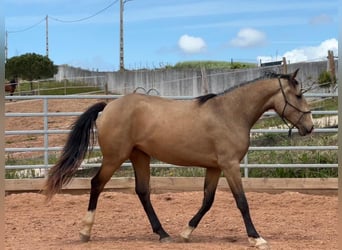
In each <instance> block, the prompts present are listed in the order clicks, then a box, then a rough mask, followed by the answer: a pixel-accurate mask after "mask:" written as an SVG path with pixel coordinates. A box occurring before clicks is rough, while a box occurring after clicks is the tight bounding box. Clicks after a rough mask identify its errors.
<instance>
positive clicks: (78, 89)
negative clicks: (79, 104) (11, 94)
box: [16, 81, 103, 95]
mask: <svg viewBox="0 0 342 250" xmlns="http://www.w3.org/2000/svg"><path fill="white" fill-rule="evenodd" d="M94 91H103V90H102V89H101V88H100V87H96V86H89V84H87V83H82V82H72V81H64V82H57V81H47V82H33V83H32V86H31V83H30V82H24V83H20V87H18V89H17V92H16V93H29V94H34V95H72V94H79V93H87V92H94Z"/></svg>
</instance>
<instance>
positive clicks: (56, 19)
mask: <svg viewBox="0 0 342 250" xmlns="http://www.w3.org/2000/svg"><path fill="white" fill-rule="evenodd" d="M118 1H119V0H115V1H114V2H112V3H111V4H109V5H108V6H107V7H105V8H103V9H101V10H99V11H97V12H96V13H94V14H92V15H90V16H87V17H83V18H80V19H76V20H63V19H59V18H56V17H51V16H50V18H51V19H52V20H54V21H57V22H61V23H76V22H82V21H85V20H88V19H90V18H93V17H95V16H97V15H99V14H101V13H102V12H104V11H106V10H107V9H109V8H110V7H112V6H113V5H114V4H116V3H117V2H118Z"/></svg>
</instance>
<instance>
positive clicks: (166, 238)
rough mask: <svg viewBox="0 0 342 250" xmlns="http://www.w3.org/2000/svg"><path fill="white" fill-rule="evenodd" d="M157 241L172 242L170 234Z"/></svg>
mask: <svg viewBox="0 0 342 250" xmlns="http://www.w3.org/2000/svg"><path fill="white" fill-rule="evenodd" d="M159 241H160V243H171V242H173V240H172V238H171V237H170V236H168V237H164V238H162V239H160V240H159Z"/></svg>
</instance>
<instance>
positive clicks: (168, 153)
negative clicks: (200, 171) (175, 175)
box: [138, 140, 217, 167]
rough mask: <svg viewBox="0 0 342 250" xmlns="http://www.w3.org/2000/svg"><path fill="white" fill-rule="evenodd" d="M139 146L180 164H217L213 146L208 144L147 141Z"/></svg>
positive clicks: (169, 161) (163, 159) (149, 152)
mask: <svg viewBox="0 0 342 250" xmlns="http://www.w3.org/2000/svg"><path fill="white" fill-rule="evenodd" d="M138 148H139V149H140V150H142V151H143V152H145V153H146V154H148V155H150V156H151V157H153V158H155V159H158V160H160V161H163V162H166V163H169V164H175V165H180V166H203V167H212V166H216V162H217V159H216V156H215V153H214V150H213V148H210V147H208V145H203V144H202V145H199V144H193V145H189V144H182V143H172V142H171V143H170V142H166V141H163V140H162V141H160V142H149V141H145V143H143V144H142V145H139V146H138Z"/></svg>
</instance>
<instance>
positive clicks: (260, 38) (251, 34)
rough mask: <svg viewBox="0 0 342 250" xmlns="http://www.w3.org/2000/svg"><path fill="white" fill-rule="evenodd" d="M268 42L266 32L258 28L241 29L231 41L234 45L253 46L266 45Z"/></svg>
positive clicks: (241, 46)
mask: <svg viewBox="0 0 342 250" xmlns="http://www.w3.org/2000/svg"><path fill="white" fill-rule="evenodd" d="M265 42H266V34H265V33H264V32H261V31H259V30H256V29H252V28H245V29H241V30H240V31H239V32H238V33H237V36H236V37H235V38H233V39H232V40H231V41H230V44H231V45H232V46H234V47H240V48H251V47H258V46H262V45H264V44H265Z"/></svg>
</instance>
